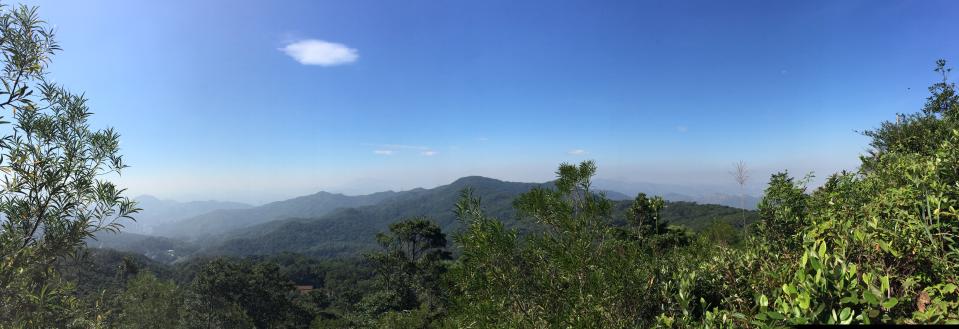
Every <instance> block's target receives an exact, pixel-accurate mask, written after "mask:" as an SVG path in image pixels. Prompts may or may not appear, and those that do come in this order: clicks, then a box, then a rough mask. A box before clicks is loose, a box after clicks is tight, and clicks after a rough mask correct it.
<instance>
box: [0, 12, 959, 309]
mask: <svg viewBox="0 0 959 329" xmlns="http://www.w3.org/2000/svg"><path fill="white" fill-rule="evenodd" d="M0 32H2V36H3V37H2V38H0V52H2V53H3V64H4V68H3V72H2V74H0V80H2V82H3V85H4V87H5V88H4V89H3V90H2V91H0V109H3V110H8V109H9V110H11V112H12V113H13V121H12V122H7V123H5V124H9V125H10V129H9V133H8V134H7V135H5V136H3V138H2V139H0V152H2V154H0V159H2V169H3V172H4V182H3V185H2V191H0V213H2V214H3V222H2V224H3V225H2V226H0V254H2V255H3V258H2V261H0V306H2V307H0V327H11V328H74V327H76V328H90V327H96V328H105V327H132V328H180V327H183V328H254V327H256V328H306V327H312V328H350V327H356V328H373V327H375V328H430V327H448V328H554V327H556V328H633V327H652V326H657V327H781V326H789V325H794V324H805V323H843V324H849V323H877V322H879V323H959V315H957V314H959V290H957V284H959V282H957V273H959V272H957V264H959V263H957V262H959V251H957V242H956V240H955V239H956V235H957V234H959V214H957V210H956V208H957V198H959V147H957V143H959V95H957V94H956V88H955V85H954V84H952V83H950V82H949V80H948V76H947V75H948V73H949V69H948V68H947V66H946V63H945V62H944V61H939V62H938V63H937V66H936V69H935V71H936V72H937V73H939V74H941V76H942V80H941V82H938V83H936V84H934V85H933V86H932V87H930V92H931V96H929V98H928V99H927V102H926V104H925V106H924V107H923V109H922V111H921V112H919V113H916V114H912V115H907V116H901V117H899V118H897V120H896V121H894V122H884V123H882V124H881V125H880V127H879V128H878V129H876V130H872V131H868V132H866V133H865V134H866V135H867V136H869V137H870V138H872V143H871V147H872V149H871V152H870V153H869V154H867V155H865V156H862V164H861V166H860V168H859V169H858V170H857V171H856V172H842V173H837V174H834V175H831V176H829V177H828V179H827V180H826V183H825V184H823V185H822V186H821V187H819V188H817V189H815V190H812V191H809V190H808V189H807V187H806V182H807V179H796V178H795V177H792V176H791V175H790V174H789V173H786V172H782V173H777V174H775V175H772V177H771V178H770V180H769V183H768V186H767V188H766V191H765V196H764V198H763V199H762V201H761V202H760V204H759V207H758V214H757V216H758V221H756V222H754V223H753V224H752V225H749V226H748V227H746V228H745V230H743V231H742V233H740V232H741V231H739V230H737V229H736V228H735V227H734V226H733V225H732V224H731V223H737V222H739V223H742V222H746V223H749V221H748V220H745V219H744V218H742V217H739V218H737V216H735V215H736V214H737V212H735V211H734V212H732V213H726V214H724V215H722V216H720V220H715V221H712V222H709V224H706V225H702V227H701V229H700V230H699V231H693V230H690V229H688V228H687V227H686V226H680V225H675V224H676V223H675V222H679V221H680V220H679V218H695V217H699V218H708V217H709V216H710V215H709V212H710V210H709V209H707V208H701V207H691V208H688V207H687V206H688V205H687V204H683V203H666V202H665V201H664V200H663V199H662V198H659V197H655V196H647V195H644V194H639V195H637V196H636V197H635V198H634V199H633V200H630V201H628V202H614V201H611V200H609V199H607V198H606V197H605V196H604V195H603V194H602V193H594V191H593V186H592V183H591V180H592V177H593V176H594V174H595V172H596V165H595V164H594V163H593V162H590V161H586V162H583V163H580V164H562V165H561V166H560V167H559V170H558V171H557V180H556V181H555V182H553V183H552V184H544V185H537V186H527V187H524V189H523V190H522V191H519V192H517V193H515V194H510V193H488V192H481V191H483V190H484V189H485V188H486V186H485V185H484V182H483V181H481V180H476V179H473V180H472V181H469V180H467V184H463V185H465V186H472V187H473V188H466V189H456V188H452V187H451V188H450V189H449V190H444V191H443V192H444V194H442V195H435V194H430V193H425V192H424V193H421V194H410V195H409V196H408V198H409V199H408V200H407V202H409V204H411V205H418V206H417V207H407V208H404V209H406V210H404V211H403V212H396V209H398V208H389V207H386V208H376V207H361V208H353V209H345V210H341V211H342V212H346V213H348V214H352V215H350V216H351V217H348V220H350V221H354V220H355V221H358V220H366V219H368V218H376V219H378V220H382V218H391V220H390V222H391V223H383V224H385V225H384V226H381V229H379V230H375V231H379V232H373V231H369V232H368V233H369V237H368V238H369V239H371V240H372V241H375V242H376V248H375V249H374V250H373V251H369V252H366V253H365V254H364V255H363V256H362V257H355V258H340V259H335V260H333V259H325V260H320V259H317V258H314V257H309V256H304V255H299V254H291V253H277V254H273V255H258V256H252V257H246V258H225V257H217V258H205V257H192V258H190V259H187V260H180V261H179V262H175V263H174V264H172V265H170V264H166V263H163V262H157V261H154V260H151V259H150V258H148V257H145V256H142V255H138V254H126V253H121V252H116V251H110V250H91V249H86V248H84V243H85V241H87V239H89V238H91V237H93V236H94V234H96V233H98V232H100V231H103V230H118V229H120V227H119V226H118V225H116V220H117V219H118V218H129V217H131V216H134V215H135V213H136V211H137V210H138V209H137V207H136V204H135V203H134V202H132V201H131V200H129V199H127V198H126V197H124V196H123V193H122V189H120V188H118V187H116V186H115V185H113V184H112V183H110V182H109V181H108V180H107V178H108V177H110V176H109V175H110V174H111V173H115V172H118V171H120V170H121V169H122V168H124V165H123V162H122V158H121V157H120V155H119V152H118V151H119V149H118V139H119V137H118V135H117V134H116V133H115V132H113V131H112V130H110V129H105V130H94V129H91V128H90V127H89V125H88V122H87V119H88V118H89V117H90V115H91V112H90V111H89V109H88V108H87V107H86V105H85V104H86V103H85V99H84V98H83V97H82V96H78V95H75V94H72V93H70V92H68V91H66V90H65V89H64V88H62V87H60V86H57V85H54V84H51V83H49V82H47V81H46V80H45V79H44V69H45V67H46V65H47V63H49V60H50V56H51V55H52V54H53V53H54V52H55V51H57V50H59V47H58V46H57V45H56V43H55V42H54V40H53V36H52V33H51V32H50V31H49V29H48V28H47V27H46V25H45V24H44V23H43V22H42V21H40V20H39V19H38V18H37V15H36V13H35V11H34V10H33V9H30V8H28V7H17V8H7V7H4V8H3V9H2V12H0ZM474 185H475V186H474ZM457 187H458V186H457ZM454 189H455V190H454ZM433 192H436V191H433ZM436 198H442V200H448V201H452V202H454V203H455V206H454V207H452V209H445V210H443V209H441V208H431V206H430V204H431V203H430V202H427V201H430V200H436ZM390 202H399V201H397V200H392V201H390ZM504 202H506V203H504ZM438 204H442V203H438ZM490 204H493V205H495V204H500V205H503V204H509V205H510V207H505V206H496V207H486V205H490ZM438 211H446V212H448V213H449V214H451V215H448V216H451V217H452V218H455V221H456V222H455V223H456V224H455V225H454V224H452V223H444V222H441V221H437V220H435V219H431V218H432V216H447V215H445V214H438V213H437V212H438ZM671 211H672V212H675V214H674V215H668V214H669V213H670V212H671ZM378 212H382V213H378ZM699 212H703V213H699ZM373 214H375V217H373ZM738 214H740V215H747V213H745V212H744V213H738ZM424 216H425V217H424ZM670 216H676V217H675V218H676V220H675V222H674V223H670V221H671V219H670V218H671V217H670ZM723 218H725V219H723ZM737 220H739V221H737ZM319 223H320V225H314V226H310V225H313V224H311V222H310V221H290V222H279V223H274V224H271V225H277V226H280V227H286V226H288V225H294V226H293V228H294V229H297V230H303V229H307V228H311V227H313V228H320V227H331V230H333V229H335V228H336V227H337V226H336V225H338V222H335V221H325V222H319ZM343 223H345V222H343ZM696 223H700V224H697V225H701V224H702V223H704V221H702V220H696ZM295 225H301V226H295ZM344 225H345V224H344ZM368 227H372V228H377V226H368ZM367 230H369V229H367ZM444 231H445V232H452V233H451V235H447V233H445V232H444ZM337 232H339V231H337ZM264 237H265V238H264V239H267V240H269V239H284V238H289V237H290V236H286V235H284V236H276V237H269V236H264ZM351 238H352V237H351ZM255 241H256V240H248V242H255ZM450 241H452V243H450ZM157 243H161V244H162V243H170V242H169V241H157ZM281 249H282V248H278V249H277V250H271V251H280V250H281ZM314 256H315V255H314Z"/></svg>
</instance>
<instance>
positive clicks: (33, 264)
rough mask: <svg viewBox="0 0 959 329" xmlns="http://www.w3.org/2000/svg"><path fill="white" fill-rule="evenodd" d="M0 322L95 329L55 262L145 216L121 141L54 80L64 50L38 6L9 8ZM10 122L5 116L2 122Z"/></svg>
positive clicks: (1, 15)
mask: <svg viewBox="0 0 959 329" xmlns="http://www.w3.org/2000/svg"><path fill="white" fill-rule="evenodd" d="M0 35H2V36H0V53H2V61H3V64H2V66H3V70H2V72H0V82H2V84H3V89H2V90H0V109H2V110H3V111H5V112H6V111H9V113H12V118H13V120H12V121H11V122H6V121H4V122H3V124H9V125H10V126H9V129H5V130H4V131H5V132H7V134H6V135H4V136H2V137H0V170H2V172H3V182H2V185H0V213H2V218H3V219H2V225H0V255H2V257H3V259H2V261H0V305H3V307H0V322H2V323H8V324H11V325H13V326H23V327H72V326H93V325H95V324H94V322H96V321H98V318H99V319H102V317H98V316H97V315H92V314H87V311H86V310H84V309H82V308H81V307H80V303H79V301H78V300H76V299H75V298H74V297H72V295H71V294H70V290H71V285H70V284H69V283H67V282H64V281H63V280H62V279H60V277H59V275H58V274H57V273H56V271H55V270H54V269H53V265H54V263H55V262H57V260H58V259H59V258H61V257H66V256H69V255H71V254H73V251H74V250H75V249H77V248H79V247H80V246H82V245H83V243H84V239H86V238H90V237H92V236H93V233H95V232H97V231H100V230H116V229H118V228H119V224H118V223H117V222H116V220H117V219H119V218H129V217H130V215H132V214H133V213H135V212H136V211H137V208H136V205H135V203H134V202H133V201H131V200H129V199H128V198H126V197H124V196H123V194H122V192H123V190H122V189H120V188H118V187H117V186H115V185H114V184H113V183H111V182H110V181H109V180H107V178H108V177H109V176H108V175H110V174H118V173H119V172H120V170H121V169H123V168H124V167H125V165H124V164H123V161H122V157H121V156H120V155H119V135H118V134H117V133H116V132H115V131H113V130H112V129H103V130H95V129H92V128H91V127H90V125H89V123H88V119H89V118H90V116H91V115H92V113H91V112H90V109H89V108H88V107H87V105H86V102H87V100H86V98H84V97H83V96H82V95H76V94H72V93H70V92H69V91H67V90H66V89H65V88H63V87H61V86H58V85H55V84H53V83H51V82H49V81H47V80H46V79H45V75H46V72H45V70H46V67H47V65H48V64H49V63H50V60H51V56H52V55H53V54H54V53H55V52H56V51H58V50H60V47H59V46H58V45H57V43H56V42H55V40H54V37H53V33H52V31H51V30H50V28H49V27H47V25H46V24H45V23H44V22H43V21H42V20H40V19H39V18H38V16H37V12H36V9H35V8H30V7H26V6H19V7H0ZM0 118H2V117H0Z"/></svg>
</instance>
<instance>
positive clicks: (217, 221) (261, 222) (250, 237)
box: [90, 176, 755, 261]
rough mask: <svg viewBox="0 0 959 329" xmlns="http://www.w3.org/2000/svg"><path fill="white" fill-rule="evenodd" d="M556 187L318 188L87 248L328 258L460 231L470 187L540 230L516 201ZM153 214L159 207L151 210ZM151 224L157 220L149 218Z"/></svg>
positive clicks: (462, 182)
mask: <svg viewBox="0 0 959 329" xmlns="http://www.w3.org/2000/svg"><path fill="white" fill-rule="evenodd" d="M551 185H552V183H551V182H547V183H520V182H506V181H501V180H496V179H492V178H486V177H480V176H470V177H464V178H460V179H458V180H456V181H454V182H452V183H450V184H448V185H443V186H438V187H435V188H430V189H424V188H417V189H412V190H408V191H401V192H394V191H387V192H379V193H373V194H369V195H360V196H347V195H343V194H335V193H328V192H319V193H315V194H311V195H306V196H301V197H297V198H293V199H289V200H284V201H278V202H273V203H269V204H266V205H262V206H258V207H250V206H246V207H243V206H242V204H236V203H223V204H225V205H228V206H230V207H233V208H231V209H217V210H212V211H208V212H205V213H201V214H196V215H193V216H191V217H186V218H179V219H177V220H166V221H162V222H161V223H160V224H159V225H157V226H156V227H155V229H154V230H153V231H152V234H154V235H160V236H162V237H151V236H144V235H137V234H131V233H122V234H120V235H118V236H104V235H101V236H98V240H97V241H96V242H91V243H90V245H92V246H97V247H103V248H113V249H118V250H125V251H132V252H137V253H140V254H145V255H148V256H150V257H151V258H154V259H162V260H165V261H169V260H171V259H174V260H175V259H182V258H184V257H188V256H190V255H193V254H205V255H234V256H245V255H261V254H274V253H279V252H284V251H289V252H298V253H303V254H308V255H311V256H315V257H323V258H326V257H340V256H355V255H358V254H359V253H361V252H362V251H363V250H369V249H371V248H374V247H375V246H376V244H375V236H376V234H377V233H379V232H382V231H385V230H387V229H388V226H389V224H390V223H393V222H396V221H399V220H403V219H408V218H413V217H427V218H430V219H432V220H434V221H436V222H437V223H438V224H439V225H440V227H441V228H442V229H443V230H444V232H447V233H452V232H455V231H456V230H457V229H458V227H459V226H458V225H459V223H458V222H457V221H456V219H455V218H454V216H453V212H452V210H453V207H454V204H455V203H456V201H457V200H458V199H459V197H460V192H461V191H462V190H463V189H465V188H467V187H469V188H472V189H473V190H474V195H476V196H479V197H480V198H481V199H482V202H483V208H484V209H485V210H486V212H487V214H488V215H490V216H492V217H494V218H498V219H500V220H502V221H504V223H505V224H506V225H507V226H508V227H511V228H515V229H517V230H519V231H520V232H521V233H526V232H531V231H535V230H537V227H536V225H535V224H534V223H531V222H530V221H528V220H522V219H517V218H516V214H515V211H514V209H513V206H512V202H513V200H514V199H515V198H516V197H517V196H519V195H520V194H522V193H524V192H527V191H529V190H530V189H532V188H534V187H537V186H545V187H549V186H551ZM600 191H601V192H603V193H604V194H606V196H607V197H608V198H609V199H611V200H614V204H615V206H616V207H615V209H616V212H615V215H614V216H615V217H617V218H614V220H618V221H620V222H622V216H623V213H624V211H625V209H626V208H627V207H628V205H629V203H630V200H631V199H632V197H630V196H628V195H627V194H624V193H620V192H617V191H612V190H600ZM650 194H653V193H650ZM184 204H186V203H184ZM190 204H192V203H190ZM166 205H170V204H169V203H167V204H166ZM146 206H149V205H148V204H147V205H146ZM146 206H145V205H141V208H144V209H147V208H146ZM145 211H150V210H145ZM164 211H167V212H169V213H176V212H172V211H169V210H164ZM154 213H161V212H159V211H156V210H154ZM180 213H186V212H185V211H184V212H180ZM180 213H177V214H180ZM663 217H664V219H665V220H667V221H670V222H671V223H673V224H678V225H684V226H687V227H689V228H691V229H694V230H696V229H700V228H702V227H705V226H706V225H708V224H709V223H711V222H712V221H714V220H718V221H724V222H727V223H730V224H733V225H734V226H741V225H742V223H743V221H744V220H746V221H753V220H755V212H752V211H743V210H741V209H737V208H733V207H728V206H723V205H713V204H698V203H695V202H689V201H671V202H668V203H667V206H666V208H665V210H664V213H663ZM138 220H141V219H139V218H138ZM151 222H156V220H153V219H151Z"/></svg>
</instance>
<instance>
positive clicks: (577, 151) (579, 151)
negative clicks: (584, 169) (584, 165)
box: [567, 149, 586, 155]
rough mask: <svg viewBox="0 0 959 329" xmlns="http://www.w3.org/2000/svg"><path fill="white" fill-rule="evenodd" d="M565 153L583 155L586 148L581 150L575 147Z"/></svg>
mask: <svg viewBox="0 0 959 329" xmlns="http://www.w3.org/2000/svg"><path fill="white" fill-rule="evenodd" d="M567 153H569V155H584V154H586V150H583V149H575V150H570V151H569V152H567Z"/></svg>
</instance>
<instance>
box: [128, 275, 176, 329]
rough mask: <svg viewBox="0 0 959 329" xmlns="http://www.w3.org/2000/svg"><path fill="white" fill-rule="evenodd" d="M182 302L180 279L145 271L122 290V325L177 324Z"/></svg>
mask: <svg viewBox="0 0 959 329" xmlns="http://www.w3.org/2000/svg"><path fill="white" fill-rule="evenodd" d="M181 302H182V296H181V295H180V291H179V289H178V288H177V286H176V283H174V282H173V281H162V280H159V279H157V277H156V276H154V275H153V273H150V272H142V273H140V274H138V275H137V276H136V277H134V278H133V279H131V280H130V281H129V282H127V286H126V290H124V291H123V293H121V294H120V306H121V313H120V321H119V323H120V327H123V328H151V329H164V328H176V325H177V320H179V318H180V315H179V311H180V303H181Z"/></svg>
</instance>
